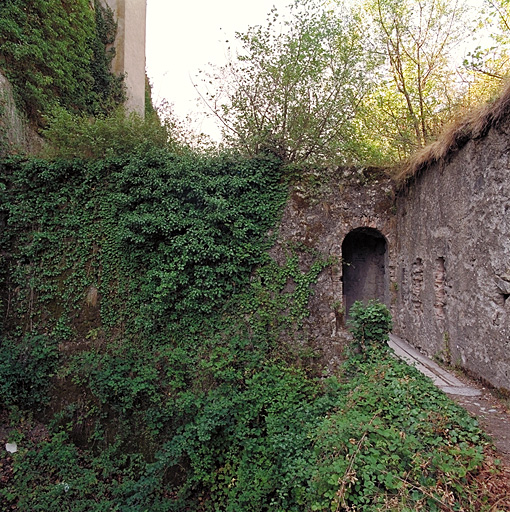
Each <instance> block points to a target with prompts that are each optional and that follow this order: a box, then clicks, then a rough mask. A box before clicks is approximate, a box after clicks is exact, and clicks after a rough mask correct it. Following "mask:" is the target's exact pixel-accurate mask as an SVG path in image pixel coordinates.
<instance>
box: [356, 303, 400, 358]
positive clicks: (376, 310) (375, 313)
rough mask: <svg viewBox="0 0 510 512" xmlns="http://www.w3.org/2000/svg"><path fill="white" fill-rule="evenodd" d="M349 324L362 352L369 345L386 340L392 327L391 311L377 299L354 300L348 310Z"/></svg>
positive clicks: (378, 343) (379, 343)
mask: <svg viewBox="0 0 510 512" xmlns="http://www.w3.org/2000/svg"><path fill="white" fill-rule="evenodd" d="M349 324H350V331H351V333H352V335H353V336H354V340H355V341H356V342H357V343H358V344H359V346H360V347H361V349H362V350H363V352H364V351H366V350H367V349H368V348H369V347H370V346H373V345H381V344H383V343H385V342H386V341H388V339H389V333H390V331H391V327H392V322H391V313H390V312H389V310H388V308H387V307H386V306H385V305H384V304H382V303H380V302H378V301H377V300H370V301H369V302H368V303H367V304H363V303H362V302H360V301H356V302H355V303H354V304H353V305H352V306H351V309H350V311H349Z"/></svg>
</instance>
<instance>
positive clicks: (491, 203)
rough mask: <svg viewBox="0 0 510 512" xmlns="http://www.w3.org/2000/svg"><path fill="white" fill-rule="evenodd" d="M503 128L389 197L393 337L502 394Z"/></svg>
mask: <svg viewBox="0 0 510 512" xmlns="http://www.w3.org/2000/svg"><path fill="white" fill-rule="evenodd" d="M509 134H510V121H508V120H507V121H505V122H504V124H503V125H501V126H500V127H499V128H498V129H494V128H493V129H491V130H490V131H489V133H488V134H487V136H486V137H484V138H480V139H474V140H471V141H470V142H468V144H467V145H466V146H465V147H464V148H463V149H462V150H461V151H459V152H458V153H456V154H455V155H454V156H453V157H451V158H450V161H449V162H447V163H443V164H442V165H439V164H437V165H435V166H433V167H431V168H429V169H426V170H425V171H424V172H422V173H421V174H420V175H418V176H417V177H416V179H415V180H414V181H413V182H412V183H411V184H410V185H409V186H408V187H407V189H406V190H405V191H403V192H402V193H400V194H399V195H398V197H397V201H396V206H397V216H396V225H395V233H396V237H395V238H396V243H397V245H396V247H395V248H394V255H395V256H396V260H395V261H394V265H395V276H396V284H395V287H396V288H398V292H397V294H396V297H395V301H394V302H395V303H394V308H393V313H394V321H395V332H396V333H397V334H398V335H400V336H401V337H403V338H404V339H407V340H408V341H410V342H411V343H412V344H413V345H415V346H416V347H418V348H419V349H421V350H422V351H424V352H425V353H426V354H428V355H429V356H431V357H438V358H440V359H442V360H444V361H445V362H447V363H449V364H452V365H456V366H460V367H462V368H464V369H465V370H467V371H468V372H469V373H471V374H472V375H474V376H476V377H478V378H481V379H482V380H484V381H486V382H488V383H490V384H491V385H493V386H495V387H497V388H500V389H506V390H509V389H510V300H509V299H508V296H509V292H510V280H509V279H508V277H509V273H510V174H509V166H510V153H509V150H510V138H509Z"/></svg>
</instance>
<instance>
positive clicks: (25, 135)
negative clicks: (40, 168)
mask: <svg viewBox="0 0 510 512" xmlns="http://www.w3.org/2000/svg"><path fill="white" fill-rule="evenodd" d="M42 146H43V141H42V139H41V138H40V137H39V136H38V135H37V133H36V132H35V131H34V130H33V129H32V128H30V126H29V123H28V121H27V120H26V118H25V117H24V116H23V114H22V113H20V112H19V111H18V109H17V108H16V104H15V101H14V95H13V90H12V86H11V84H10V83H9V81H8V80H7V78H6V77H5V76H4V75H3V74H2V73H1V72H0V156H2V157H3V156H6V155H8V154H12V153H26V154H31V155H35V154H37V153H38V152H39V151H40V150H41V148H42Z"/></svg>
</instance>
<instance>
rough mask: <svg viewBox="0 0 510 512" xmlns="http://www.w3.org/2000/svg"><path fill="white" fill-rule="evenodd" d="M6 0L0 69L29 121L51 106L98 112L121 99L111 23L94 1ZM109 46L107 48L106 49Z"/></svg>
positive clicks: (1, 8)
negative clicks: (114, 67) (113, 67)
mask: <svg viewBox="0 0 510 512" xmlns="http://www.w3.org/2000/svg"><path fill="white" fill-rule="evenodd" d="M92 5H93V8H91V2H90V1H89V0H37V1H27V0H6V1H5V2H2V4H1V5H0V55H1V58H0V67H1V68H2V69H3V70H4V71H5V72H6V73H7V77H8V79H9V80H10V82H11V83H12V85H13V87H14V90H15V93H16V99H17V102H18V104H19V105H20V106H21V108H22V110H23V111H25V112H26V114H27V116H28V117H29V119H31V120H32V121H33V122H35V123H36V124H38V125H39V126H41V125H42V123H43V116H44V115H48V114H51V113H52V112H53V110H54V109H56V108H64V109H65V110H66V111H68V112H72V113H80V114H88V115H98V114H105V113H108V112H110V111H111V110H112V109H113V108H114V107H116V106H117V105H119V103H122V101H123V99H124V86H123V77H115V76H114V75H113V74H112V72H111V71H110V62H111V59H112V58H113V55H114V51H115V50H114V49H113V48H111V44H112V43H113V42H114V40H115V33H116V22H115V20H114V19H113V14H112V12H111V10H110V9H108V8H106V7H103V5H102V3H101V2H100V1H99V0H94V2H92ZM107 47H109V48H110V49H107Z"/></svg>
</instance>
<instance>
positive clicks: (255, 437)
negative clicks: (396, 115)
mask: <svg viewBox="0 0 510 512" xmlns="http://www.w3.org/2000/svg"><path fill="white" fill-rule="evenodd" d="M114 155H115V152H113V153H112V154H111V156H110V157H109V158H103V159H90V158H87V159H74V160H62V159H56V160H53V161H47V160H40V159H29V160H20V159H10V160H8V161H4V162H2V171H3V172H2V173H1V181H0V194H1V195H0V222H1V223H2V226H3V228H4V229H3V230H2V232H1V235H0V249H1V250H0V258H2V260H1V263H2V265H1V267H0V268H1V269H2V273H1V274H0V280H1V287H0V290H1V294H2V295H1V305H2V308H1V309H2V318H4V319H5V321H4V325H3V332H4V336H3V337H2V340H1V345H0V388H1V389H0V391H1V392H2V397H3V400H4V405H5V406H7V407H9V409H10V410H11V413H12V416H11V420H10V421H11V431H10V434H9V436H11V437H12V438H13V439H14V438H15V439H18V440H20V441H23V443H21V442H20V446H22V445H23V449H22V450H20V452H19V453H16V454H14V455H13V457H12V460H11V461H10V462H9V464H11V465H12V467H13V468H15V470H14V471H12V472H10V473H8V474H7V475H6V477H5V479H4V480H2V481H3V483H4V484H5V485H4V486H3V487H2V489H1V490H0V506H2V507H3V508H5V509H9V508H12V507H13V506H17V507H18V508H20V509H23V508H26V507H27V506H28V503H29V504H30V507H31V509H33V510H47V509H48V507H50V508H51V506H53V505H52V504H56V505H58V507H60V508H62V509H63V510H72V511H80V510H98V511H99V510H122V511H132V512H138V511H140V510H151V511H168V510H203V511H214V510H227V511H229V510H232V511H233V510H235V511H238V510H239V511H242V512H252V511H253V512H258V511H261V510H268V509H274V510H281V511H283V510H285V511H289V512H290V511H296V512H298V511H302V510H317V511H321V510H324V511H326V510H337V509H341V507H343V508H344V509H345V510H348V509H349V508H350V509H354V508H356V509H358V510H366V511H370V510H378V508H377V507H380V505H381V504H384V503H392V504H396V506H395V508H394V510H406V508H405V507H407V509H409V507H408V504H409V503H411V504H412V507H411V508H414V509H416V510H418V509H420V508H421V509H426V510H434V507H436V509H439V508H438V506H437V504H438V503H439V502H444V503H446V500H448V499H452V498H451V497H452V496H453V499H455V500H457V501H458V502H459V503H463V501H462V500H464V499H465V500H466V501H469V495H468V494H469V493H468V491H466V488H467V487H466V486H467V481H468V476H469V474H470V472H472V471H475V470H476V467H477V466H478V464H479V463H480V461H481V458H482V455H481V449H482V446H483V439H482V438H481V434H480V431H479V429H478V427H477V426H476V424H475V423H474V421H473V420H471V419H470V418H469V417H468V416H467V415H466V414H465V413H463V412H462V411H460V410H459V409H458V408H456V407H455V406H454V405H452V403H451V402H449V401H448V399H447V398H446V397H444V396H443V395H441V394H440V393H439V391H437V390H436V389H435V388H434V387H433V385H432V384H431V383H429V382H427V381H426V380H425V378H424V377H423V376H421V374H419V373H418V372H416V371H415V370H414V369H411V368H408V367H407V366H405V365H403V364H401V363H399V362H398V361H396V360H395V359H393V358H392V357H389V356H388V354H387V353H386V352H385V351H384V350H382V349H381V346H380V344H381V343H380V342H381V341H383V340H384V339H385V336H386V335H387V331H388V329H389V315H388V313H387V311H385V310H384V309H383V308H382V307H379V306H378V305H376V304H369V305H368V306H367V307H366V309H363V308H362V307H361V306H360V309H359V311H358V313H357V315H358V316H357V317H356V318H357V319H358V321H359V325H362V326H363V329H362V331H360V332H361V333H362V338H361V339H362V340H364V342H365V343H366V345H367V351H366V352H365V353H363V354H362V357H359V356H356V355H355V356H352V357H351V358H350V360H349V361H348V364H347V365H346V367H345V369H344V370H343V373H341V374H340V375H337V376H334V377H331V378H330V379H323V378H322V375H320V374H319V373H318V372H314V371H312V370H310V369H309V367H308V365H307V364H306V362H307V360H306V358H307V357H310V354H306V350H305V349H306V341H307V340H306V335H305V333H304V329H303V325H304V323H305V319H306V316H307V314H308V301H309V298H310V296H311V294H312V293H313V283H314V282H315V281H316V279H317V277H318V275H319V273H320V272H321V271H322V269H324V268H325V267H326V266H327V265H329V264H330V263H331V261H329V260H326V259H325V258H323V257H321V255H320V254H313V253H307V254H306V258H303V257H302V255H300V251H299V248H297V247H289V248H288V251H287V257H286V259H285V260H284V261H281V262H279V263H278V262H276V261H274V260H272V259H271V258H270V257H269V255H268V248H269V247H270V246H271V244H272V243H273V242H274V235H271V234H270V233H271V232H272V231H273V230H274V228H275V225H276V223H277V221H278V218H279V215H280V212H281V210H282V207H283V205H284V203H285V200H286V197H287V190H286V185H285V183H284V182H283V181H282V179H281V168H280V163H279V162H278V161H277V160H275V159H274V158H272V157H264V156H261V157H259V158H254V159H249V160H246V159H242V158H239V157H238V156H236V155H232V154H222V155H216V156H207V157H206V156H203V155H202V156H200V155H195V154H192V153H188V152H182V153H180V154H176V153H174V152H171V151H169V150H168V149H164V148H162V147H161V146H159V145H157V144H156V145H154V144H150V143H149V142H147V141H146V142H144V143H143V144H142V145H138V146H135V147H134V148H132V150H131V151H130V152H129V153H124V154H122V156H114ZM300 256H301V257H300ZM304 261H307V262H308V264H307V266H306V267H305V266H304V263H303V262H304ZM351 310H352V311H354V312H356V308H355V307H354V306H353V308H351ZM356 336H357V335H356ZM368 340H370V343H369V342H368ZM300 347H301V348H302V350H300ZM311 357H313V354H311ZM51 397H53V398H55V400H53V401H52V404H51V405H52V409H51V413H53V419H52V421H51V423H50V424H49V425H48V426H47V428H48V429H49V432H48V434H47V435H46V436H45V437H44V439H38V440H37V442H35V441H33V440H31V439H30V438H28V439H26V437H29V433H30V432H32V431H33V428H32V427H30V426H27V425H26V420H25V419H23V418H24V415H28V416H29V412H27V411H26V409H27V408H31V409H37V407H38V406H40V405H41V404H42V405H45V404H46V403H47V401H48V400H49V399H50V398H51ZM56 398H58V400H57V399H56ZM51 413H50V410H49V409H48V408H47V409H45V415H47V417H48V416H51ZM16 416H17V417H16ZM78 446H80V447H82V449H79V448H78ZM91 489H94V493H93V494H92V493H91ZM399 507H400V508H399Z"/></svg>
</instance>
